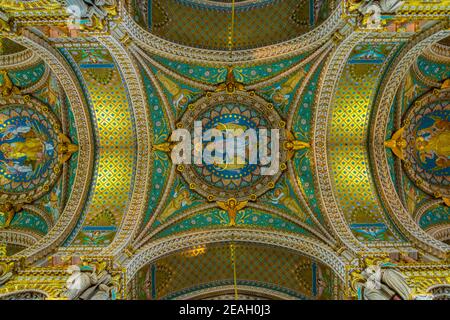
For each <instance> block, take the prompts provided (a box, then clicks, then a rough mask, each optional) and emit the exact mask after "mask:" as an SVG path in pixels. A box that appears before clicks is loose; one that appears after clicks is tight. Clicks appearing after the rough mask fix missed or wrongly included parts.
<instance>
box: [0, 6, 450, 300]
mask: <svg viewBox="0 0 450 320" xmlns="http://www.w3.org/2000/svg"><path fill="white" fill-rule="evenodd" d="M368 5H375V6H378V7H377V8H378V9H376V10H375V14H373V15H372V14H371V11H370V10H369V9H367V6H368ZM372 9H373V8H372ZM377 10H378V11H379V12H378V11H377ZM449 11H450V3H449V2H448V1H423V2H422V1H404V2H400V3H399V1H378V2H377V1H376V2H375V4H374V3H369V4H368V3H367V1H304V2H302V1H290V0H286V1H278V0H242V1H231V0H230V1H211V0H209V1H207V0H167V1H166V0H165V1H162V0H159V1H158V0H155V1H150V0H149V1H144V0H130V1H114V0H107V1H93V2H91V1H81V0H67V1H57V0H30V1H15V0H7V1H3V2H0V32H1V33H0V89H1V90H0V180H1V184H0V212H1V213H2V214H1V215H0V298H2V297H14V296H15V295H17V297H19V298H20V297H22V296H20V295H18V293H17V292H19V291H20V292H21V293H23V292H28V293H30V294H31V296H32V297H35V298H43V297H47V298H67V297H69V298H70V297H72V298H74V297H75V296H71V295H70V294H69V295H68V294H67V292H66V290H65V289H66V286H67V283H66V281H67V279H68V278H69V276H70V272H68V271H67V270H68V267H69V266H73V265H78V266H83V267H85V268H88V269H89V268H91V269H92V268H94V270H96V271H100V272H107V273H108V274H109V275H111V276H112V278H111V283H110V285H111V287H114V291H115V294H114V295H112V296H114V297H117V298H120V299H126V298H130V299H183V298H185V299H188V298H206V299H210V298H211V299H212V298H227V297H236V295H237V296H238V297H241V298H274V299H280V298H281V299H354V298H357V292H358V290H357V285H356V283H357V282H358V281H357V280H358V279H359V278H358V275H360V274H361V271H363V270H364V269H365V268H366V267H368V266H371V265H373V264H377V263H378V262H379V261H386V259H387V260H389V261H390V262H391V263H394V264H395V265H396V268H397V270H399V271H401V272H402V273H403V274H404V275H405V277H406V279H407V282H408V285H409V286H410V287H411V289H413V291H412V292H413V295H412V297H417V296H419V295H421V296H423V295H428V296H429V295H430V291H427V290H428V289H429V288H430V287H431V286H433V285H442V284H446V283H447V284H448V281H449V277H450V274H449V266H448V252H449V250H450V247H449V241H450V232H449V230H450V220H449V215H450V209H449V205H450V191H449V190H450V189H449V183H450V182H449V168H450V163H449V156H450V155H449V150H448V146H449V144H450V137H449V132H450V127H449V121H450V120H449V110H450V109H449V105H448V103H449V99H450V83H449V80H448V79H449V78H450V64H449V61H450V42H449V39H450V32H449V29H448V28H449V26H448V14H449ZM230 118H232V119H233V122H230V120H229V119H230ZM194 121H201V122H202V125H204V126H205V127H206V128H213V127H214V128H220V126H222V127H225V128H226V127H227V126H230V125H234V126H238V127H244V128H259V129H262V128H267V129H279V130H280V132H281V133H280V136H281V142H282V145H281V147H280V152H279V153H280V164H279V167H278V168H277V170H276V173H275V174H273V175H269V176H265V175H262V174H261V169H262V168H261V166H258V165H254V166H253V165H244V166H241V167H237V168H231V169H230V168H224V167H221V166H219V165H217V164H213V165H205V164H203V163H201V164H199V165H180V164H174V163H173V160H172V158H171V151H172V149H173V148H174V144H173V141H172V140H171V139H170V137H171V135H172V133H173V132H174V131H175V130H176V129H180V128H181V129H187V130H188V131H189V132H192V131H193V130H194ZM225 130H226V129H225ZM194 147H195V146H194ZM91 269H89V270H91ZM430 272H431V273H432V274H433V275H432V276H431V275H430V274H431V273H430ZM186 274H187V276H186ZM30 279H34V280H33V281H30ZM49 279H50V281H48V280H49Z"/></svg>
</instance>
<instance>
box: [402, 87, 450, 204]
mask: <svg viewBox="0 0 450 320" xmlns="http://www.w3.org/2000/svg"><path fill="white" fill-rule="evenodd" d="M404 127H405V139H406V148H405V165H404V166H405V171H406V173H407V174H408V176H409V177H410V178H411V179H412V180H413V181H414V182H415V183H416V185H417V186H418V187H419V188H421V189H422V190H424V191H425V192H428V193H429V194H432V195H434V196H435V197H444V198H448V197H450V89H449V88H447V89H441V90H439V89H435V90H433V91H431V92H429V93H427V94H425V95H423V96H422V97H420V98H419V99H418V100H416V101H415V103H414V104H413V106H412V107H411V108H410V109H409V110H408V112H407V113H406V115H405V119H404Z"/></svg>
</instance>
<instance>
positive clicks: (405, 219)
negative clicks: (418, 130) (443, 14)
mask: <svg viewBox="0 0 450 320" xmlns="http://www.w3.org/2000/svg"><path fill="white" fill-rule="evenodd" d="M448 35H449V32H448V30H446V23H438V24H437V25H436V26H433V27H432V28H430V29H429V30H426V31H424V32H423V33H422V34H420V35H419V36H418V37H417V38H415V40H414V41H412V42H411V43H409V44H408V45H406V46H405V48H403V49H402V52H401V53H400V54H399V56H398V57H397V58H396V59H395V60H394V63H393V67H392V68H391V69H390V70H389V72H388V73H387V75H386V76H385V78H384V81H383V82H382V84H381V86H380V90H379V95H378V97H377V100H376V103H375V108H374V112H373V114H372V122H371V123H372V125H371V128H370V135H369V139H370V141H369V149H370V155H371V164H372V167H373V172H374V173H373V174H374V178H375V182H376V185H377V189H378V193H379V195H380V197H381V199H382V200H383V203H385V206H386V209H387V211H388V212H389V213H390V215H391V217H392V219H393V220H394V222H395V224H396V225H397V227H399V229H400V230H401V231H402V232H403V234H405V235H406V236H407V237H408V240H409V241H411V242H412V243H414V244H415V245H416V246H417V247H418V248H420V249H422V250H424V251H426V252H427V253H430V254H432V255H435V256H438V257H445V256H446V254H447V253H448V251H449V250H450V247H449V246H448V245H447V244H446V243H443V242H441V241H439V240H437V239H435V238H433V237H432V236H431V235H430V234H428V233H426V232H425V231H424V230H422V229H421V228H420V227H419V225H418V224H417V223H416V221H414V219H413V217H412V216H411V215H410V214H409V213H408V211H407V209H406V208H405V206H404V205H403V204H402V201H401V199H400V197H399V195H398V193H397V191H396V187H395V185H394V182H393V180H392V177H391V175H390V170H389V164H388V158H387V151H386V148H385V145H384V142H385V133H386V129H387V124H388V121H389V113H390V111H391V106H392V104H393V101H394V98H395V95H396V93H397V90H398V88H399V86H400V84H401V82H402V81H403V79H404V77H405V75H406V73H407V72H408V70H409V69H410V67H411V66H412V65H413V64H414V63H415V61H416V59H417V58H418V57H419V55H420V54H422V53H423V52H424V50H427V49H428V48H429V47H430V46H431V45H433V44H434V43H436V42H437V41H439V40H441V39H444V38H446V37H447V36H448Z"/></svg>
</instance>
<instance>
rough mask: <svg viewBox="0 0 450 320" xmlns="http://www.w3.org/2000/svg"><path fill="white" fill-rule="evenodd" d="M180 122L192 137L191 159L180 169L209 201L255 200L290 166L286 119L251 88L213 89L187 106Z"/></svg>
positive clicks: (187, 179)
mask: <svg viewBox="0 0 450 320" xmlns="http://www.w3.org/2000/svg"><path fill="white" fill-rule="evenodd" d="M177 126H178V128H183V129H187V131H188V132H189V133H190V135H191V137H192V148H191V153H192V157H191V158H192V159H193V161H192V163H191V164H182V165H178V166H177V168H178V170H179V171H180V172H181V174H182V175H183V177H184V178H185V180H186V181H187V182H188V183H189V185H190V187H191V189H194V190H195V191H196V192H198V193H199V194H201V195H202V196H204V197H205V198H207V199H208V200H209V201H226V200H228V199H231V198H233V199H237V200H239V201H241V200H242V201H246V200H256V198H257V197H259V196H260V195H262V194H263V193H265V192H266V191H268V190H269V189H271V188H273V187H274V186H275V182H276V181H277V180H278V178H279V177H280V175H281V173H282V170H284V169H285V168H286V165H285V161H286V153H285V150H284V148H282V146H283V141H285V123H284V121H283V120H282V119H281V117H280V116H279V115H278V113H277V112H276V111H275V110H274V108H273V105H272V104H270V103H269V102H267V101H265V100H264V99H263V98H261V97H259V96H257V95H256V94H255V93H253V92H246V91H243V90H242V91H241V90H235V91H231V90H230V91H225V90H224V91H218V92H210V93H208V94H207V95H206V96H204V97H202V98H200V99H199V100H198V101H197V102H196V103H195V104H192V105H190V106H189V108H188V110H187V111H186V113H185V114H184V115H183V117H182V119H181V121H180V123H178V125H177ZM199 133H200V135H199ZM196 134H197V135H196ZM199 136H201V140H199V139H198V137H199ZM196 156H197V159H200V160H198V161H195V157H196ZM271 169H273V170H271Z"/></svg>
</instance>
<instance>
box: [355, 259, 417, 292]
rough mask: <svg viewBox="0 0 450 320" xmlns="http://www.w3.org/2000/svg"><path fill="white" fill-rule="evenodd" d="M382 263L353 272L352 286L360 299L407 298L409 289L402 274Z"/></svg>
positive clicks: (388, 264) (389, 265)
mask: <svg viewBox="0 0 450 320" xmlns="http://www.w3.org/2000/svg"><path fill="white" fill-rule="evenodd" d="M392 266H393V265H392V264H390V263H383V264H380V265H372V266H369V267H367V268H366V269H365V270H364V271H363V272H361V274H353V277H354V283H353V287H354V288H355V289H356V290H357V292H358V297H359V299H361V300H409V299H411V289H410V287H409V286H408V284H407V283H406V280H405V278H404V276H403V275H402V274H401V273H400V272H399V271H397V270H394V269H393V268H392Z"/></svg>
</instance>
